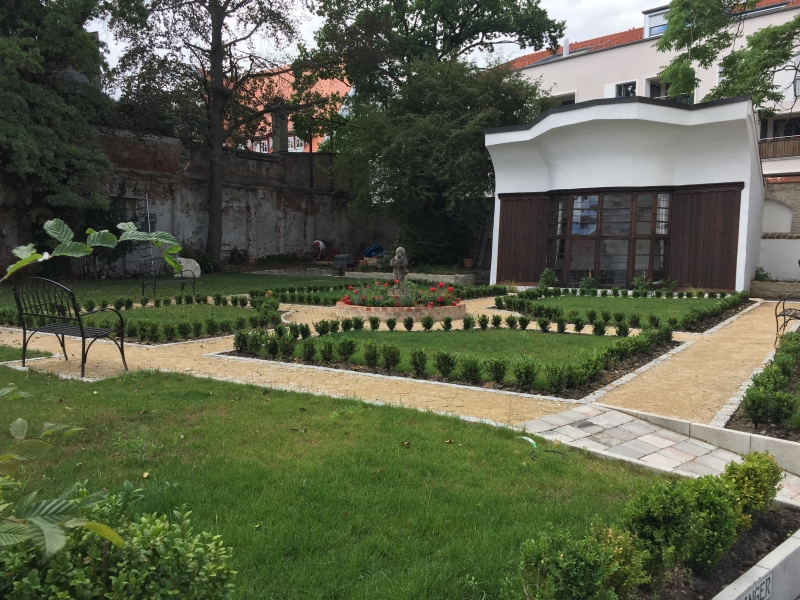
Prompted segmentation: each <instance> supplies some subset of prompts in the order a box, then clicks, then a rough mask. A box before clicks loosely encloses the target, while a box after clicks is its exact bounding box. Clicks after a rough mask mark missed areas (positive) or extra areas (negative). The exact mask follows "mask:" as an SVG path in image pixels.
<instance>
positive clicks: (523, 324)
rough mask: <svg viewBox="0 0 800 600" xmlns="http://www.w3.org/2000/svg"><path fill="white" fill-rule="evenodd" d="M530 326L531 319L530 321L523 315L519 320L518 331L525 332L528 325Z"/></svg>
mask: <svg viewBox="0 0 800 600" xmlns="http://www.w3.org/2000/svg"><path fill="white" fill-rule="evenodd" d="M530 324H531V319H530V317H527V316H525V315H522V316H521V317H520V318H519V328H520V329H522V330H525V329H527V328H528V325H530Z"/></svg>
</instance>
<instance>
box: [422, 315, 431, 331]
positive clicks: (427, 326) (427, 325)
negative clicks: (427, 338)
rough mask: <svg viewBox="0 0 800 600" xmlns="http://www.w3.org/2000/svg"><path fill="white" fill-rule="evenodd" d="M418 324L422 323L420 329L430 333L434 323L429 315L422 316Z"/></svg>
mask: <svg viewBox="0 0 800 600" xmlns="http://www.w3.org/2000/svg"><path fill="white" fill-rule="evenodd" d="M420 323H422V328H423V329H424V330H425V331H430V330H431V329H432V328H433V323H434V321H433V317H432V316H430V315H425V316H424V317H422V319H421V320H420Z"/></svg>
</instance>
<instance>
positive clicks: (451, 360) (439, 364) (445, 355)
mask: <svg viewBox="0 0 800 600" xmlns="http://www.w3.org/2000/svg"><path fill="white" fill-rule="evenodd" d="M456 362H457V359H456V356H455V354H453V353H452V352H449V351H447V350H437V351H436V352H434V353H433V366H434V367H436V370H437V371H439V373H441V375H442V377H444V378H445V379H447V378H448V377H450V374H451V373H452V372H453V369H455V368H456Z"/></svg>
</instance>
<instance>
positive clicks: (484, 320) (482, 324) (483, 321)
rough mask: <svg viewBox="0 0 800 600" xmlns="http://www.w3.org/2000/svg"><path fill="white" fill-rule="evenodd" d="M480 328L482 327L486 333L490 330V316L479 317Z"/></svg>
mask: <svg viewBox="0 0 800 600" xmlns="http://www.w3.org/2000/svg"><path fill="white" fill-rule="evenodd" d="M478 327H480V328H481V329H482V330H484V331H486V330H487V329H488V328H489V316H488V315H480V316H479V317H478Z"/></svg>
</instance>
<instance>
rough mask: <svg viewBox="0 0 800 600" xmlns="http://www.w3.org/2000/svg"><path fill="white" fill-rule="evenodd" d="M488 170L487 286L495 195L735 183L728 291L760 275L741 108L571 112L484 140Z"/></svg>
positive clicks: (755, 189)
mask: <svg viewBox="0 0 800 600" xmlns="http://www.w3.org/2000/svg"><path fill="white" fill-rule="evenodd" d="M486 147H487V149H488V150H489V153H490V155H491V157H492V163H493V165H494V170H495V181H496V183H495V193H496V197H495V224H494V236H493V239H492V244H493V251H492V269H491V280H492V282H496V279H497V256H498V252H497V249H498V242H499V224H500V200H499V194H505V193H532V192H548V191H551V190H557V189H565V190H566V189H581V188H589V189H591V188H605V187H649V186H660V185H663V186H684V185H703V184H714V183H733V182H743V183H744V189H743V190H742V195H741V208H740V211H741V212H740V216H739V228H740V229H739V250H738V257H737V266H736V288H737V289H749V287H750V280H751V278H752V275H753V273H754V272H755V268H756V266H758V254H759V245H760V237H761V224H762V212H763V196H764V187H763V179H762V176H761V162H760V158H759V155H758V135H757V130H756V117H755V115H754V114H753V108H752V104H751V103H750V101H749V100H741V101H738V102H730V103H726V104H720V105H716V106H706V107H704V108H702V109H695V110H685V109H680V108H675V107H671V106H667V105H661V104H655V105H654V104H646V103H643V102H624V103H620V102H617V103H610V104H602V105H596V106H585V107H576V108H574V109H571V110H565V111H563V112H557V113H553V114H551V115H549V116H548V117H546V118H544V119H543V120H542V121H540V122H539V123H537V124H536V125H534V126H533V127H531V128H526V129H523V130H518V131H500V132H496V133H487V135H486Z"/></svg>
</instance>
